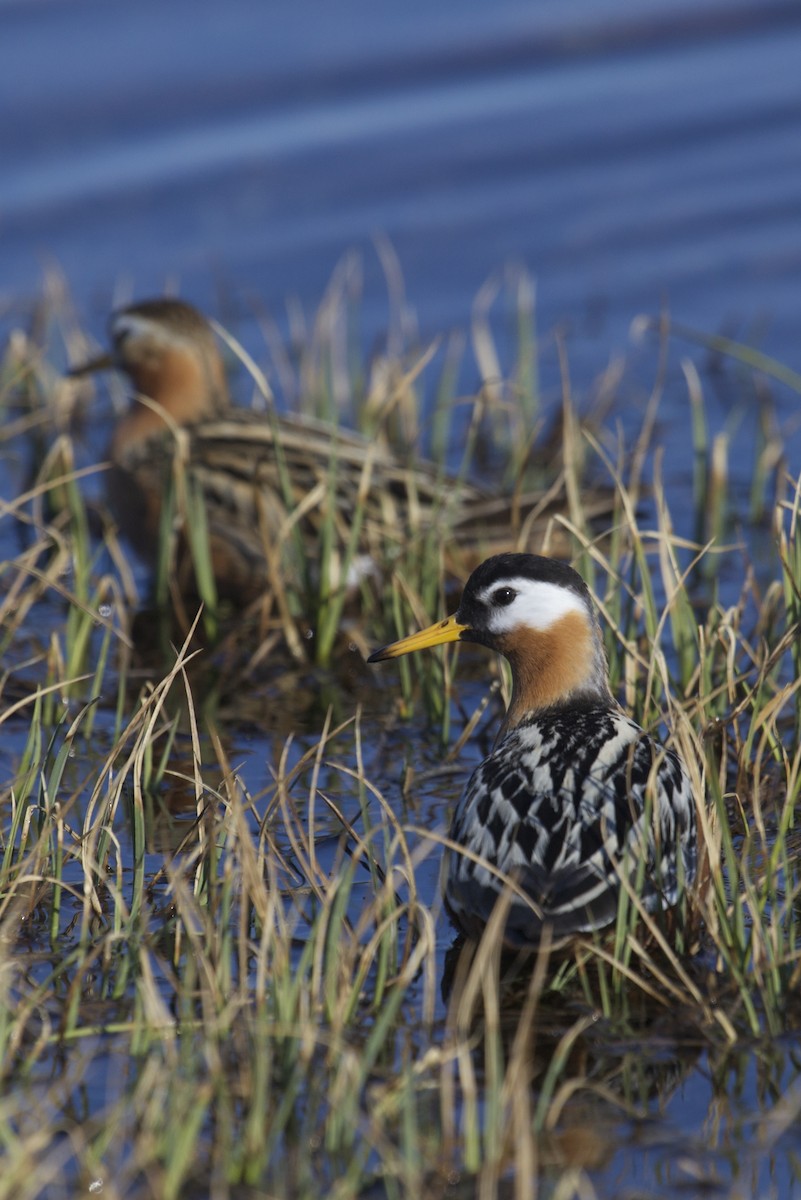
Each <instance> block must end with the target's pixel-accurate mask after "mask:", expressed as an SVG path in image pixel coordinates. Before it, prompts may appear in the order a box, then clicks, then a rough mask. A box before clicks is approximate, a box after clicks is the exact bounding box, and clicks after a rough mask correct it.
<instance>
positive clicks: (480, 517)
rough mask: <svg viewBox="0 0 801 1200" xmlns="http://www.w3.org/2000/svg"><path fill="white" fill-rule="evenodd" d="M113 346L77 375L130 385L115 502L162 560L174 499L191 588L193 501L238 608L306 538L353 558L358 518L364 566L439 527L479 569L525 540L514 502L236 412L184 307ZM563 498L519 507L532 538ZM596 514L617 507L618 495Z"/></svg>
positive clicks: (137, 538) (432, 470) (203, 323)
mask: <svg viewBox="0 0 801 1200" xmlns="http://www.w3.org/2000/svg"><path fill="white" fill-rule="evenodd" d="M109 340H110V343H111V349H110V351H109V352H108V353H107V354H104V355H102V356H101V357H99V358H95V359H93V360H92V361H90V362H87V363H85V364H83V365H81V366H78V367H76V368H74V369H73V370H72V371H71V372H70V374H71V375H72V376H82V375H85V374H87V373H89V372H93V371H98V370H102V369H107V368H115V369H117V370H120V371H122V372H124V373H125V374H126V375H127V376H128V378H129V379H130V381H131V384H132V386H133V390H134V400H133V403H132V404H131V407H130V408H129V410H128V411H127V413H126V414H125V415H124V416H123V417H122V418H121V419H120V421H119V423H118V424H117V427H116V429H115V431H114V435H113V438H112V441H111V447H110V457H111V462H112V470H111V473H110V479H109V498H110V501H111V505H112V508H113V511H114V513H115V516H116V518H117V520H118V522H119V525H120V528H121V530H122V532H123V533H124V534H125V535H126V536H127V537H128V538H129V539H130V541H131V543H132V544H133V546H134V547H135V549H136V550H137V551H138V552H139V553H140V554H141V555H142V556H143V557H144V558H145V559H146V560H147V561H149V562H150V563H154V562H155V561H156V558H157V555H158V553H159V545H160V538H161V537H162V536H163V528H162V527H163V525H164V519H163V518H164V506H165V504H167V503H168V499H167V498H168V497H171V499H170V501H169V502H170V503H171V504H172V505H173V519H172V521H171V528H172V532H173V534H174V535H176V536H175V546H176V550H175V560H174V561H175V577H176V581H177V583H178V585H179V587H180V589H181V590H182V591H184V592H186V591H192V590H193V586H192V585H193V580H194V568H193V564H192V556H191V553H190V552H189V541H190V536H189V535H190V533H191V528H190V527H191V523H192V521H193V520H196V519H197V513H198V509H197V507H195V508H194V509H193V508H192V498H193V497H194V499H195V500H196V501H198V500H199V501H200V503H201V504H202V513H203V515H204V518H205V525H206V529H207V534H208V541H209V548H210V556H211V564H212V569H213V574H214V578H215V581H216V586H217V593H218V595H220V596H224V597H226V598H228V599H231V600H234V601H235V602H236V603H237V604H246V603H248V602H250V601H251V600H253V599H254V598H256V597H258V596H259V595H260V594H263V592H264V591H265V589H266V588H268V587H269V585H270V580H271V577H272V575H273V573H274V571H275V569H276V565H280V566H281V568H282V569H284V564H285V560H286V552H287V550H288V549H289V548H290V545H291V543H292V541H293V538H294V537H295V536H296V534H297V533H299V534H300V535H301V540H302V544H303V546H304V548H305V549H304V553H305V554H306V555H308V556H310V557H311V561H313V562H316V561H317V559H318V557H319V554H320V539H321V537H322V536H323V530H324V528H325V531H326V537H327V538H328V539H329V543H330V544H331V545H332V546H333V547H334V550H335V551H336V550H338V551H339V553H340V555H341V554H342V553H343V551H344V548H345V547H347V546H348V544H349V539H350V537H351V531H352V527H353V518H354V513H355V512H356V511H357V508H361V511H362V518H361V527H360V529H359V533H358V547H357V548H358V552H359V555H360V556H361V557H360V560H359V561H360V565H361V567H362V569H369V568H367V566H366V564H368V563H369V562H372V563H374V564H380V563H382V562H383V561H384V559H385V558H386V554H387V548H388V547H392V546H393V545H396V546H397V545H399V544H402V543H403V542H404V541H405V540H407V539H408V538H409V537H410V536H413V535H414V534H415V533H416V532H420V531H422V530H425V529H426V528H429V529H430V528H431V527H432V525H434V524H436V528H437V529H438V530H439V529H442V531H443V539H442V540H443V543H445V542H447V544H448V546H449V548H450V552H451V553H452V554H455V555H456V556H457V557H458V554H459V551H460V549H462V548H471V547H472V550H470V551H469V553H468V559H469V566H472V565H474V563H475V562H476V561H477V559H478V557H479V556H480V553H479V552H480V551H483V552H485V551H486V550H487V549H488V548H498V543H499V541H500V542H501V543H502V545H503V547H504V548H508V547H509V546H510V545H512V544H513V542H514V540H515V534H516V533H517V532H519V530H520V527H521V525H522V521H521V520H519V521H518V526H517V528H516V529H513V528H512V527H511V511H512V504H511V501H510V499H509V498H508V497H505V496H502V495H500V494H494V493H491V492H488V491H483V490H481V489H480V488H477V487H473V486H470V485H468V484H465V483H462V482H458V481H455V480H453V479H450V478H448V477H447V476H443V472H442V469H441V468H440V467H438V466H436V465H435V464H433V463H431V462H428V461H425V460H419V459H418V460H416V461H415V462H414V463H413V464H412V465H406V464H404V463H402V462H401V461H399V459H398V458H397V457H395V456H394V455H393V454H392V453H391V452H390V451H389V450H388V449H385V448H383V447H382V446H381V445H380V443H378V442H376V441H375V440H373V441H370V440H368V439H366V438H364V437H361V436H360V435H358V434H356V433H351V432H346V431H343V430H342V429H339V428H335V427H333V426H331V425H329V424H326V423H324V422H320V421H316V420H314V419H311V418H308V417H305V416H304V417H301V416H280V417H279V416H275V415H273V414H265V413H258V412H255V411H253V410H249V409H242V408H235V407H234V406H232V404H231V402H230V397H229V392H228V387H227V383H226V378H225V370H224V366H223V361H222V358H221V355H220V352H219V349H218V345H217V340H216V337H215V334H214V332H213V330H212V328H211V326H210V325H209V323H208V321H207V320H206V319H205V317H204V316H203V315H202V314H201V313H200V312H198V310H197V309H196V308H194V307H193V306H192V305H190V304H187V303H186V302H185V301H182V300H173V299H157V300H145V301H142V302H140V303H138V304H133V305H130V306H129V307H126V308H123V309H121V310H119V311H117V312H115V313H113V314H112V316H111V318H110V321H109ZM179 464H182V465H183V466H184V467H185V468H186V470H185V471H184V472H183V473H181V472H180V471H179V470H178V465H179ZM558 499H559V498H558V497H556V498H555V497H554V496H553V495H552V494H551V493H547V494H546V493H538V494H536V495H528V496H526V497H522V498H518V502H517V506H516V511H517V512H518V514H520V516H522V518H524V519H525V522H526V524H525V529H526V537H527V540H530V539H533V538H536V537H537V536H541V535H542V533H543V531H544V528H545V524H546V522H547V521H548V519H549V518H550V517H551V516H552V515H553V513H554V511H557V510H558V509H559V508H561V507H563V503H562V504H559V502H558ZM591 505H592V508H593V511H594V512H599V511H606V510H608V507H609V502H608V497H607V498H605V499H603V500H600V501H599V500H598V498H596V497H593V498H592V501H591ZM192 513H194V516H192V515H190V514H192ZM589 515H593V514H589ZM331 535H332V536H331ZM469 566H468V569H469ZM341 582H343V583H345V582H347V580H342V581H341Z"/></svg>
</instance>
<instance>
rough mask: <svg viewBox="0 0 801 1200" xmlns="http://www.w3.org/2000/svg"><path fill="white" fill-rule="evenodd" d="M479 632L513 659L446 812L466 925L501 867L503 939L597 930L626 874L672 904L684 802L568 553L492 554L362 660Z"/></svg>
mask: <svg viewBox="0 0 801 1200" xmlns="http://www.w3.org/2000/svg"><path fill="white" fill-rule="evenodd" d="M452 641H468V642H478V643H480V644H481V645H483V646H488V647H489V648H490V649H492V650H496V651H498V652H499V653H500V654H503V655H504V656H505V657H506V658H507V659H508V660H509V662H510V664H511V668H512V698H511V702H510V705H509V709H508V712H507V713H506V718H505V720H504V722H503V725H502V727H501V730H500V732H499V734H498V738H497V740H496V743H495V747H494V749H493V751H492V753H491V754H490V755H489V756H488V757H487V758H486V759H485V760H484V761H483V762H482V763H481V764H480V765H479V766H478V768H477V769H476V770H475V771H474V772H473V775H472V777H471V779H470V780H469V782H468V784H467V787H466V788H465V791H464V793H463V794H462V797H461V799H460V800H459V802H458V804H457V806H456V810H455V812H454V815H453V820H452V824H451V830H450V838H451V840H452V841H453V842H454V843H456V844H457V845H458V846H459V847H462V848H463V849H464V850H465V851H466V852H467V853H460V852H459V851H458V850H455V849H450V848H449V849H448V850H447V851H446V854H445V863H444V874H443V879H444V895H445V902H446V906H447V908H448V911H449V912H450V914H451V917H452V918H453V920H454V923H455V924H456V925H457V926H458V928H459V929H460V930H461V931H462V932H463V933H465V934H467V935H468V936H477V935H478V934H479V933H480V931H481V929H482V928H483V927H484V925H485V924H486V922H487V919H488V918H489V915H490V913H491V911H492V909H493V907H494V905H495V902H496V901H497V899H498V897H499V895H500V893H501V892H502V890H503V888H504V881H505V879H507V878H508V879H511V880H513V881H514V883H515V884H516V886H517V888H518V889H520V891H521V892H522V893H525V896H526V897H528V898H529V899H530V901H531V903H527V902H526V900H525V899H524V898H522V897H521V896H520V895H518V894H514V895H513V896H512V900H511V908H510V911H509V915H508V919H507V925H506V934H505V940H506V941H507V942H508V943H509V944H511V945H517V946H521V945H536V944H537V943H538V942H539V941H540V938H541V934H542V930H543V927H544V926H545V925H548V926H550V928H551V932H552V934H553V936H554V937H557V938H563V937H567V936H570V935H573V934H578V933H584V932H588V931H591V930H595V929H600V928H603V927H604V926H606V925H608V924H610V923H611V922H612V921H613V920H614V919H615V915H616V913H617V907H618V899H619V896H620V892H621V889H622V887H623V884H622V883H621V876H625V878H626V879H627V880H629V881H630V882H631V883H632V885H633V884H634V881H635V879H636V878H637V872H638V869H639V868H641V867H644V873H643V882H642V886H641V887H640V889H639V895H640V899H641V902H642V904H643V906H644V908H645V909H646V911H648V912H656V911H659V910H661V909H668V908H671V907H673V906H674V905H676V904H677V903H678V901H679V898H680V896H681V895H682V893H683V892H684V890H685V889H686V888H687V887H688V886H689V885H690V884H691V883H692V881H693V879H694V877H695V872H696V858H697V845H696V812H695V800H694V797H693V794H692V790H691V787H690V781H689V779H688V776H687V774H686V771H685V769H684V767H683V765H682V762H681V760H680V759H679V757H678V756H677V755H676V754H675V753H674V752H673V751H671V750H666V749H664V747H662V746H660V745H659V744H658V743H657V742H656V741H655V740H654V739H653V738H651V737H650V736H649V735H648V734H647V733H645V732H644V730H642V729H641V728H640V727H639V726H638V725H637V724H636V723H635V722H634V721H633V720H631V718H630V717H627V716H626V715H625V714H624V713H623V712H622V711H621V709H620V708H619V707H618V705H617V704H616V702H615V700H614V698H613V696H612V693H611V691H610V688H609V680H608V669H607V663H606V657H605V653H604V648H603V643H602V640H601V631H600V628H599V626H598V621H597V618H596V615H595V609H594V606H593V602H592V599H591V597H590V593H589V590H588V588H587V586H586V584H585V583H584V581H583V580H582V579H581V577H580V576H579V575H578V574H577V573H576V572H575V571H574V570H573V569H572V568H571V567H569V566H568V565H567V564H566V563H563V562H559V561H557V560H554V559H549V558H543V557H540V556H536V555H531V554H501V555H497V556H496V557H494V558H490V559H488V560H487V561H486V562H484V563H482V564H481V566H479V567H478V568H477V569H476V570H475V571H474V572H473V574H472V575H471V576H470V578H469V579H468V581H467V584H466V586H465V589H464V593H463V595H462V600H461V603H460V605H459V608H458V610H457V611H456V613H455V614H454V615H453V616H451V617H448V618H447V619H446V620H444V621H439V622H438V623H437V624H435V625H431V626H429V628H427V629H424V630H422V631H421V632H420V633H415V634H412V635H411V636H409V637H406V638H403V639H401V640H400V641H398V642H394V643H392V644H391V645H389V646H385V647H384V648H383V649H381V650H378V651H376V653H374V654H373V655H371V657H370V659H369V660H368V661H370V662H376V661H378V660H380V659H386V658H395V657H397V656H398V655H402V654H408V653H409V652H410V651H413V650H422V649H424V648H426V647H429V646H436V645H439V644H440V643H443V642H452Z"/></svg>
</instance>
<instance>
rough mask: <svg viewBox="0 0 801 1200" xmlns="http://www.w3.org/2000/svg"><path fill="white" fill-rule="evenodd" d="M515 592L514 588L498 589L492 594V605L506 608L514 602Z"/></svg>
mask: <svg viewBox="0 0 801 1200" xmlns="http://www.w3.org/2000/svg"><path fill="white" fill-rule="evenodd" d="M516 595H517V592H516V591H515V589H514V588H510V587H505V588H498V590H497V592H493V593H492V603H493V604H497V605H498V607H499V608H506V607H507V605H509V604H511V603H512V601H513V600H514V598H515V596H516Z"/></svg>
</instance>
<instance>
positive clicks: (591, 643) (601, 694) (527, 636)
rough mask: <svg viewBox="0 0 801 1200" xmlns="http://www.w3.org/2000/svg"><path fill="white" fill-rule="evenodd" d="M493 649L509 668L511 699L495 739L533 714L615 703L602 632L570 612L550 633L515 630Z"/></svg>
mask: <svg viewBox="0 0 801 1200" xmlns="http://www.w3.org/2000/svg"><path fill="white" fill-rule="evenodd" d="M496 649H498V650H500V651H501V653H502V654H504V655H505V657H506V658H507V659H508V660H509V663H510V665H511V668H512V698H511V701H510V703H509V708H508V711H507V713H506V717H505V719H504V722H503V725H502V727H501V731H500V734H499V737H503V736H504V735H505V734H506V733H508V732H509V730H510V729H514V727H515V726H516V725H519V724H520V722H521V721H523V720H524V719H525V718H527V717H529V716H530V715H531V714H532V713H537V712H539V711H543V710H545V709H552V708H555V707H558V706H560V705H566V704H573V703H575V702H576V701H578V700H583V701H587V700H589V701H597V702H598V703H600V704H613V703H614V700H613V698H612V693H611V692H610V690H609V682H608V674H607V666H606V656H605V654H604V650H603V644H602V642H601V636H600V630H599V629H598V627H597V625H596V623H595V622H594V621H593V620H591V619H590V617H589V615H587V616H585V615H584V614H582V613H578V612H570V613H567V614H566V615H565V616H563V617H561V618H560V619H559V620H558V621H555V622H554V623H553V625H551V626H550V627H549V628H548V629H545V630H539V629H522V630H521V629H519V628H518V629H516V630H515V631H514V633H513V634H509V635H505V636H504V637H503V638H500V639H498V642H497V644H496Z"/></svg>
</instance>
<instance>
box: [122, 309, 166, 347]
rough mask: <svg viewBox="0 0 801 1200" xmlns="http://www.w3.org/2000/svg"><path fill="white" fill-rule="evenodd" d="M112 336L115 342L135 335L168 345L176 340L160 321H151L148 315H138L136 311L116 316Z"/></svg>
mask: <svg viewBox="0 0 801 1200" xmlns="http://www.w3.org/2000/svg"><path fill="white" fill-rule="evenodd" d="M111 336H112V338H113V339H114V341H115V342H116V341H120V340H122V339H123V338H126V337H134V338H141V339H143V340H147V341H148V342H156V343H162V344H163V345H167V344H168V343H169V342H171V341H174V340H175V339H174V338H172V337H171V336H170V333H169V330H165V328H164V326H163V325H161V324H159V322H158V321H149V320H148V319H147V317H140V316H137V314H136V313H120V314H119V316H117V317H115V318H114V320H113V321H112V324H111Z"/></svg>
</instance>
